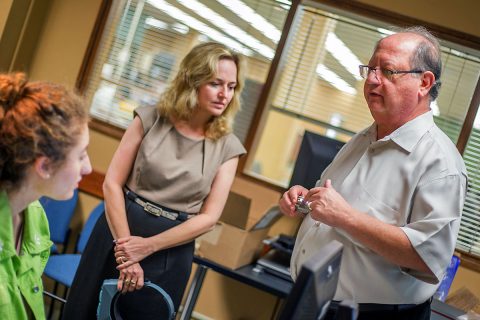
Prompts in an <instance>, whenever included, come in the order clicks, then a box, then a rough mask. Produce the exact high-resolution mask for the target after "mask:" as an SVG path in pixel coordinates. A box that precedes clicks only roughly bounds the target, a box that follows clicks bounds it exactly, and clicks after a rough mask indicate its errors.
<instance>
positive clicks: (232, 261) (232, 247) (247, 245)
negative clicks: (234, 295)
mask: <svg viewBox="0 0 480 320" xmlns="http://www.w3.org/2000/svg"><path fill="white" fill-rule="evenodd" d="M251 201H252V200H251V199H249V198H247V197H245V196H243V195H240V194H238V193H235V192H230V194H229V196H228V199H227V203H226V204H225V208H224V210H223V213H222V216H221V218H220V221H219V223H218V224H217V225H216V226H215V228H214V230H212V231H210V232H208V233H206V234H204V235H202V236H201V237H199V238H197V240H196V241H197V243H196V245H197V251H196V254H197V255H198V256H200V257H203V258H206V259H209V260H212V261H214V262H217V263H219V264H221V265H223V266H226V267H228V268H231V269H236V268H239V267H242V266H244V265H247V264H249V263H252V262H253V261H255V259H256V258H257V256H258V254H259V252H260V250H261V249H262V241H263V239H265V238H267V233H268V230H269V228H270V227H271V226H272V224H273V223H274V222H275V221H276V220H277V219H279V218H280V216H281V213H280V212H279V210H278V207H275V206H274V207H272V208H271V209H270V210H268V211H267V212H266V213H265V214H264V215H263V216H262V217H261V218H260V219H259V220H258V221H257V222H256V223H255V224H254V225H253V226H251V227H248V221H249V215H250V211H251Z"/></svg>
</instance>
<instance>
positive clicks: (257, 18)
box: [217, 0, 289, 43]
mask: <svg viewBox="0 0 480 320" xmlns="http://www.w3.org/2000/svg"><path fill="white" fill-rule="evenodd" d="M217 1H218V2H220V3H221V4H223V5H224V6H225V7H227V8H228V9H230V10H231V11H232V12H233V13H235V14H236V15H238V16H239V17H240V18H242V19H243V20H245V21H247V22H248V23H250V24H251V25H252V27H254V28H255V29H257V30H258V31H260V32H261V33H263V34H264V35H265V36H266V37H267V38H269V39H271V40H272V41H273V42H275V43H277V42H278V41H279V40H280V36H281V35H282V33H281V31H280V30H278V29H277V27H275V26H274V25H273V24H271V23H270V22H268V21H267V20H266V19H265V18H264V17H263V16H261V15H259V14H257V13H256V12H255V11H254V10H253V9H252V8H250V7H249V6H247V5H246V4H245V3H243V2H242V1H240V0H217ZM278 2H282V3H286V1H278ZM287 2H289V1H287Z"/></svg>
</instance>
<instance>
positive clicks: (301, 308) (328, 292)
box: [279, 240, 343, 320]
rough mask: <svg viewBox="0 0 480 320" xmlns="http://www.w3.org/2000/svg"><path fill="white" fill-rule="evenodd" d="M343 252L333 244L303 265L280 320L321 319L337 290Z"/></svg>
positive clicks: (336, 244)
mask: <svg viewBox="0 0 480 320" xmlns="http://www.w3.org/2000/svg"><path fill="white" fill-rule="evenodd" d="M342 251H343V245H342V244H341V243H340V242H338V241H335V240H334V241H332V242H330V243H329V244H327V245H326V246H325V247H323V248H322V249H320V250H319V251H318V252H317V253H316V254H315V255H313V256H312V257H311V258H310V259H309V260H307V261H306V262H305V263H304V264H303V266H302V268H301V270H300V274H299V275H298V278H297V280H296V281H295V284H294V286H293V288H292V291H290V294H289V296H288V297H287V300H286V302H285V305H284V308H283V310H282V312H281V313H280V317H279V320H287V319H288V320H297V319H298V320H317V319H322V318H323V316H324V315H325V314H326V312H327V309H328V306H329V305H330V301H331V300H332V299H333V296H334V294H335V290H336V289H337V282H338V274H339V272H340V262H341V259H342Z"/></svg>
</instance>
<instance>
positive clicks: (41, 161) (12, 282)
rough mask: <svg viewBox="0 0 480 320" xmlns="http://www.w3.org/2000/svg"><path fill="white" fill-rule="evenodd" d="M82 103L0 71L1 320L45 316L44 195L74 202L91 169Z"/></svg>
mask: <svg viewBox="0 0 480 320" xmlns="http://www.w3.org/2000/svg"><path fill="white" fill-rule="evenodd" d="M87 122H88V114H87V112H86V110H85V105H84V101H83V100H82V99H81V98H80V97H79V96H77V95H76V94H74V93H73V92H71V91H69V90H67V89H65V87H63V86H61V85H57V84H53V83H45V82H28V81H27V79H26V77H25V74H23V73H13V74H0V319H18V320H22V319H45V311H44V307H43V285H42V278H41V276H42V273H43V269H44V268H45V265H46V263H47V260H48V257H49V254H50V246H51V245H52V242H51V241H50V232H49V228H48V221H47V218H46V216H45V212H44V211H43V208H42V206H41V205H40V203H39V202H38V201H37V200H38V198H40V197H41V196H48V197H51V198H54V199H58V200H65V199H69V198H71V197H72V196H73V192H74V189H75V188H77V187H78V182H79V181H80V180H81V178H82V176H83V175H85V174H88V173H90V172H91V170H92V168H91V166H90V160H89V158H88V155H87V145H88V140H89V137H88V126H87Z"/></svg>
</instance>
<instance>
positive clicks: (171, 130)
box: [64, 43, 245, 319]
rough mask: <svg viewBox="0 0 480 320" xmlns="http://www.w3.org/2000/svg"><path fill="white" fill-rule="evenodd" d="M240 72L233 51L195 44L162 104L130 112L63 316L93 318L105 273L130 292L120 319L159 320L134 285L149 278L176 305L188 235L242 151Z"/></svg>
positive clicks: (210, 218) (225, 187)
mask: <svg viewBox="0 0 480 320" xmlns="http://www.w3.org/2000/svg"><path fill="white" fill-rule="evenodd" d="M242 71H243V69H242V63H241V59H240V57H239V56H238V55H237V54H236V53H235V52H233V51H232V50H230V49H228V48H227V47H225V46H224V45H221V44H218V43H204V44H200V45H198V46H196V47H194V48H193V49H192V50H191V51H190V52H189V53H188V54H187V56H186V57H185V58H184V59H183V61H182V63H181V65H180V69H179V71H178V74H177V75H176V77H175V79H174V80H173V82H172V84H171V85H170V87H169V88H167V90H166V91H165V92H164V93H163V95H162V97H161V99H160V102H159V104H158V107H157V108H153V107H142V108H139V109H137V110H135V117H134V120H133V122H132V124H131V125H130V126H129V128H128V129H127V131H126V132H125V134H124V136H123V138H122V140H121V142H120V145H119V147H118V149H117V151H116V153H115V155H114V157H113V159H112V162H111V164H110V167H109V169H108V171H107V174H106V178H105V182H104V194H105V203H106V214H105V215H104V216H103V217H101V218H100V219H99V222H98V223H97V226H96V227H95V230H94V231H93V234H92V237H91V238H90V241H89V243H88V245H87V249H86V250H85V252H84V254H83V256H82V261H81V263H80V267H79V270H78V272H77V276H76V278H75V281H74V284H73V286H72V288H71V292H70V295H69V297H68V303H67V305H66V309H65V312H64V319H93V318H94V317H95V311H96V308H97V305H98V293H99V290H100V286H101V284H102V281H103V280H104V279H106V278H118V290H120V291H122V292H124V293H125V292H131V293H132V292H134V293H133V294H128V295H126V297H127V298H125V299H123V298H122V299H123V301H122V302H121V303H119V304H118V305H119V306H120V308H121V313H122V314H123V316H124V319H130V318H132V319H156V318H158V315H159V313H160V310H158V308H159V305H158V300H155V298H154V297H152V296H150V295H149V293H148V292H147V291H142V290H140V291H138V290H139V289H141V288H142V287H143V284H144V281H145V279H148V280H151V281H152V282H154V283H156V284H157V285H160V286H161V287H162V288H163V289H164V290H165V291H166V292H167V293H168V294H169V295H170V296H171V298H172V300H173V302H174V306H175V310H178V307H179V305H180V302H181V299H182V296H183V292H184V290H185V287H186V284H187V281H188V279H189V275H190V271H191V265H192V260H193V252H194V239H195V238H196V237H197V236H199V235H201V234H203V233H205V232H207V231H209V230H211V229H212V228H213V227H214V225H215V223H216V222H217V220H218V219H219V217H220V215H221V213H222V210H223V207H224V205H225V202H226V200H227V196H228V193H229V190H230V187H231V184H232V182H233V179H234V176H235V171H236V169H237V164H238V158H239V156H241V155H242V154H244V153H245V149H244V148H243V146H242V144H241V143H240V141H239V140H238V138H236V137H235V136H234V135H233V134H232V133H231V123H232V119H233V117H234V115H235V113H236V112H237V110H238V109H239V106H240V102H239V96H240V91H241V89H242V85H243V80H242ZM159 208H161V209H162V210H159ZM112 240H114V243H115V244H112ZM92 270H93V271H94V272H92Z"/></svg>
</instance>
